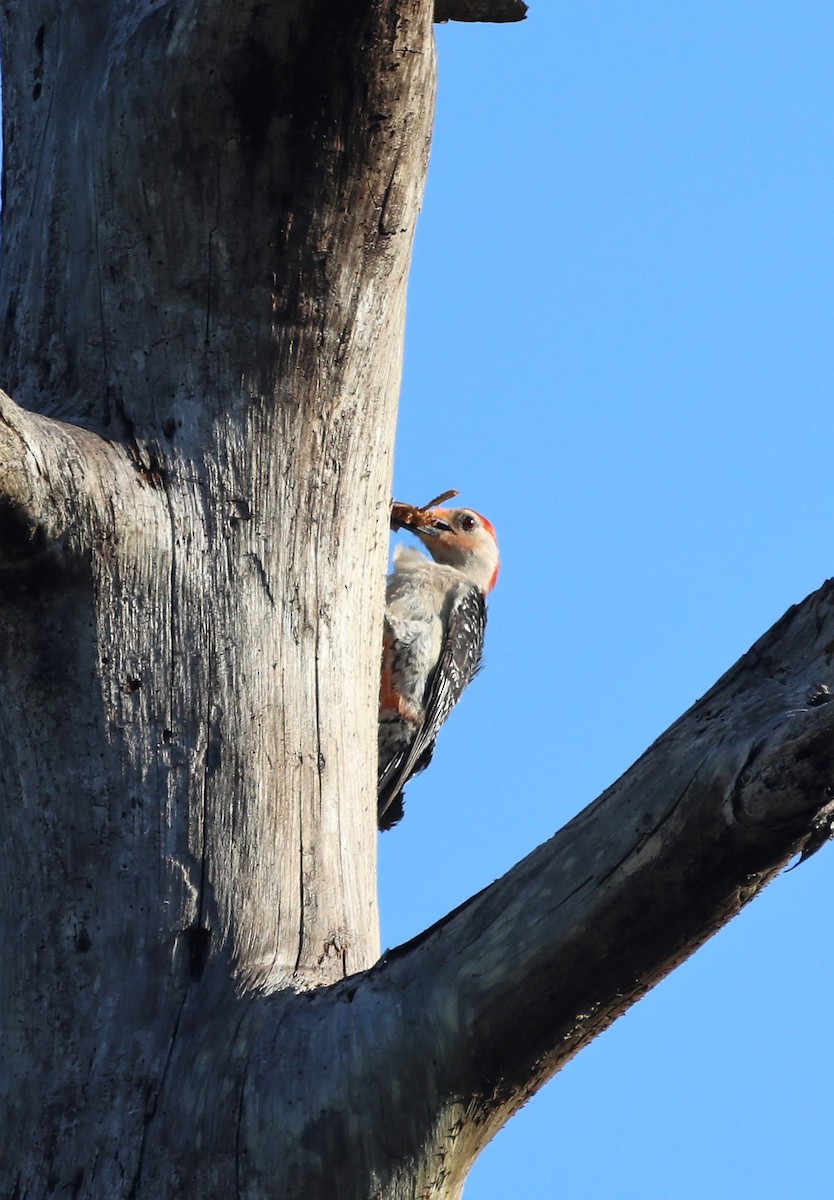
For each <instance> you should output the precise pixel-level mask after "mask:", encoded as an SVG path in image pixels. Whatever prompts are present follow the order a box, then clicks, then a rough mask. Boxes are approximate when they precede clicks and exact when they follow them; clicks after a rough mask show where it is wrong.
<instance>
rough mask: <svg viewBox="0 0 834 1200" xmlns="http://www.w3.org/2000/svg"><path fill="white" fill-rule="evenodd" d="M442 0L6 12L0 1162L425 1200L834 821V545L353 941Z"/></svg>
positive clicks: (450, 1182)
mask: <svg viewBox="0 0 834 1200" xmlns="http://www.w3.org/2000/svg"><path fill="white" fill-rule="evenodd" d="M432 15H433V14H432V5H431V4H430V3H428V0H385V2H382V0H377V2H375V3H370V4H369V3H365V2H360V0H344V2H343V3H341V4H339V5H332V4H325V3H324V2H323V0H319V2H315V0H314V2H312V3H311V2H310V0H305V3H303V4H302V3H301V0H276V2H275V3H274V4H271V5H268V6H263V5H261V4H256V3H254V0H246V2H241V3H234V4H229V3H228V0H223V2H222V3H221V2H220V0H208V2H206V0H200V2H198V0H191V2H188V0H186V2H184V3H180V4H178V5H176V6H173V5H170V4H162V3H154V2H153V0H147V2H142V3H139V4H135V3H128V0H111V2H110V3H100V4H96V5H82V6H79V5H76V4H69V3H67V2H66V0H21V2H20V3H17V4H15V5H7V6H6V7H5V8H4V9H3V10H2V14H1V15H0V19H2V22H3V25H2V40H1V42H0V44H2V48H3V55H4V61H3V81H4V121H5V129H4V144H5V151H6V163H5V173H4V177H5V202H4V213H3V217H4V230H3V241H2V255H3V260H2V270H0V313H3V314H4V317H3V319H4V325H3V333H2V338H3V341H2V346H3V360H2V362H3V372H4V375H3V378H2V380H0V382H2V383H3V385H4V386H5V387H6V388H7V390H8V392H9V394H10V395H5V394H0V855H1V856H2V862H3V870H2V872H0V963H1V964H2V969H0V1046H2V1053H1V1054H0V1127H2V1130H3V1136H2V1138H0V1195H4V1196H18V1197H20V1198H21V1200H22V1198H23V1197H27V1196H28V1197H34V1196H37V1197H41V1196H48V1197H56V1198H57V1197H59V1196H61V1197H64V1196H67V1195H72V1196H74V1197H75V1198H76V1200H84V1198H90V1200H92V1198H94V1197H95V1198H101V1200H120V1198H124V1200H167V1198H168V1197H176V1196H189V1197H191V1196H199V1197H201V1200H220V1198H221V1197H222V1198H223V1200H226V1198H227V1197H229V1196H241V1197H246V1198H247V1200H267V1198H269V1200H273V1198H276V1197H281V1198H286V1200H302V1198H303V1200H324V1198H325V1197H326V1198H327V1200H332V1197H333V1196H338V1197H339V1200H351V1198H354V1197H355V1198H356V1200H364V1198H370V1197H373V1198H374V1200H377V1198H380V1197H384V1198H385V1200H406V1198H408V1200H417V1197H419V1198H420V1200H428V1198H437V1200H454V1198H455V1197H458V1196H459V1195H460V1190H461V1188H462V1186H463V1180H464V1179H465V1176H466V1172H467V1170H468V1168H469V1166H470V1164H471V1161H472V1159H473V1157H474V1155H475V1154H476V1153H477V1151H478V1150H479V1149H480V1147H481V1146H482V1145H483V1144H484V1142H485V1141H486V1140H487V1139H488V1138H489V1137H490V1136H491V1135H492V1133H494V1131H495V1129H496V1128H498V1127H499V1126H500V1125H501V1124H502V1123H503V1122H504V1121H505V1120H506V1119H507V1117H508V1115H510V1113H511V1112H512V1111H514V1109H515V1108H516V1107H518V1105H519V1104H520V1103H522V1102H523V1100H524V1099H525V1098H526V1096H527V1095H529V1093H530V1092H531V1091H532V1090H534V1089H535V1088H536V1087H537V1086H538V1085H539V1084H540V1083H541V1082H542V1081H543V1080H544V1079H545V1078H546V1077H548V1076H549V1075H550V1074H552V1073H553V1072H554V1071H555V1070H557V1069H558V1067H559V1066H560V1065H561V1063H562V1062H564V1061H565V1059H566V1058H567V1057H569V1056H570V1055H571V1054H573V1053H575V1052H576V1050H577V1049H578V1048H579V1047H580V1046H581V1045H582V1044H583V1043H584V1042H585V1041H587V1040H588V1039H589V1038H590V1037H592V1036H593V1035H594V1034H595V1033H596V1032H598V1031H599V1029H601V1028H604V1026H605V1025H606V1024H607V1023H608V1022H610V1021H611V1020H613V1019H614V1018H615V1017H616V1015H617V1014H618V1013H619V1012H621V1011H622V1010H623V1009H624V1008H625V1007H626V1006H627V1005H628V1004H629V1003H631V1002H632V1001H633V1000H634V999H635V998H636V997H637V996H639V995H640V994H642V992H643V991H644V990H645V989H646V988H647V987H649V986H651V984H652V983H653V982H654V981H656V980H657V979H658V978H660V977H661V976H662V974H664V973H665V972H666V971H668V970H669V969H671V967H672V966H674V964H675V963H676V962H678V961H680V960H681V958H683V957H684V956H685V955H686V954H688V953H690V952H691V951H692V950H693V949H694V948H695V947H696V946H697V945H698V944H700V943H701V942H702V941H703V940H704V938H705V937H707V936H709V934H710V933H711V932H712V931H713V930H714V929H716V928H717V927H718V926H719V925H720V924H721V923H722V922H723V921H725V920H727V919H728V918H729V917H730V916H732V915H733V913H734V912H735V911H737V910H738V908H739V907H740V906H741V905H742V904H743V903H745V902H746V901H747V900H749V899H750V898H751V897H752V896H753V895H754V894H755V893H756V892H757V891H758V889H759V888H761V887H762V886H763V885H764V884H765V883H766V882H767V880H768V879H769V878H771V877H772V875H773V874H774V872H775V871H777V870H778V869H779V866H780V865H781V864H783V863H784V862H785V861H786V860H787V858H788V857H789V856H790V854H792V853H793V852H794V851H795V850H796V849H797V848H798V847H800V846H802V845H803V844H806V843H807V840H808V838H809V837H810V838H813V837H814V835H815V831H820V830H822V831H823V832H824V831H825V829H827V827H828V826H827V823H828V821H829V820H830V801H829V780H830V777H831V768H832V757H834V751H832V749H831V747H832V745H834V740H833V739H832V721H834V706H832V705H831V704H829V703H828V698H829V695H830V694H831V692H832V691H834V680H832V678H831V675H832V668H831V665H830V663H829V647H830V646H831V645H834V618H832V588H831V586H830V585H829V586H827V587H826V588H824V589H823V590H821V591H820V592H819V593H818V594H817V595H815V596H813V597H811V598H810V599H809V600H808V601H806V602H805V604H804V605H802V606H800V607H799V608H798V609H796V610H792V612H791V613H790V614H788V615H787V617H786V618H785V619H784V620H783V622H781V623H780V624H779V625H778V626H777V627H776V628H775V629H774V630H773V631H772V632H771V633H770V634H768V635H766V637H765V638H764V639H762V641H761V642H760V643H759V644H758V645H757V646H756V647H755V648H754V650H753V651H751V653H750V654H749V655H747V656H746V657H745V659H743V660H742V662H741V663H740V664H739V665H738V666H737V667H736V668H734V670H733V671H731V672H730V673H729V674H728V675H727V676H725V678H724V679H723V680H721V681H720V682H719V684H717V685H716V688H715V689H713V691H712V692H711V693H710V694H709V696H707V697H705V698H704V700H703V701H702V702H701V703H700V704H699V705H698V706H696V707H695V708H694V709H693V710H692V711H691V712H690V713H689V714H687V715H686V716H685V717H684V718H682V719H681V721H680V722H678V724H677V725H675V726H674V727H673V728H672V729H671V730H670V731H669V733H668V734H667V735H665V736H664V737H663V738H662V739H661V740H660V741H659V742H658V743H657V744H656V745H655V746H654V747H653V748H652V749H651V750H650V751H649V752H647V754H646V755H645V756H644V757H643V758H642V759H641V760H640V762H639V763H638V764H636V766H635V767H634V768H633V770H632V771H631V772H629V773H628V775H626V776H625V777H624V778H623V780H621V781H620V782H619V783H618V784H617V785H615V787H614V788H612V789H610V791H609V792H608V793H606V795H605V796H603V797H602V798H601V799H600V800H599V801H598V802H597V803H596V804H595V805H592V806H591V808H589V809H588V810H587V811H586V812H585V813H583V814H582V815H581V816H580V817H578V818H577V819H576V820H575V821H573V822H572V823H571V824H570V825H569V826H568V827H567V828H566V829H565V830H563V831H562V832H561V833H560V834H559V835H557V837H556V838H554V839H553V840H552V841H551V842H550V843H548V844H547V845H546V846H543V847H541V848H540V849H539V850H537V851H535V852H534V854H532V855H530V856H529V857H528V858H527V859H526V860H525V861H524V862H522V863H520V864H519V865H518V867H516V868H515V869H514V870H513V871H512V872H510V873H509V874H508V875H507V876H506V877H505V878H504V879H502V880H500V881H498V883H496V884H495V885H493V886H492V887H491V888H489V889H487V890H486V891H485V892H483V893H482V894H480V895H479V896H478V897H475V898H473V900H472V901H470V902H469V903H468V904H467V905H465V906H464V907H463V908H462V909H461V910H459V911H458V912H457V913H455V914H451V915H450V916H449V917H448V918H447V919H446V920H445V921H443V922H441V923H440V924H439V925H438V926H437V927H435V928H434V929H433V930H429V931H427V932H426V934H424V935H423V936H422V937H420V938H418V939H415V941H414V942H413V943H411V944H410V945H408V946H406V947H401V948H399V949H398V950H395V951H392V952H389V953H388V954H386V955H385V956H383V957H382V958H381V959H379V960H378V961H376V965H373V964H374V963H375V960H377V959H378V950H379V948H378V934H377V917H376V898H375V846H376V835H375V789H374V747H375V703H374V701H375V693H376V690H377V683H378V680H377V674H378V666H379V661H378V646H379V633H380V629H379V626H380V619H379V618H380V614H381V606H382V581H383V576H384V567H385V552H386V544H387V517H388V501H389V497H390V486H389V485H390V454H391V442H392V436H393V423H394V411H395V405H396V398H397V390H398V381H399V369H400V356H401V334H402V321H403V309H404V294H405V275H406V270H407V264H408V258H409V254H410V248H411V239H412V233H413V228H414V221H415V218H416V213H417V209H418V207H419V201H420V194H421V188H422V180H423V175H424V171H425V164H426V155H427V147H428V135H429V128H430V123H431V115H432V96H433V86H434V58H433V44H432V33H431V19H432ZM82 64H83V65H82ZM10 396H12V397H13V399H11V398H10ZM59 418H60V419H59ZM826 688H828V689H829V690H828V691H826V690H825V689H826Z"/></svg>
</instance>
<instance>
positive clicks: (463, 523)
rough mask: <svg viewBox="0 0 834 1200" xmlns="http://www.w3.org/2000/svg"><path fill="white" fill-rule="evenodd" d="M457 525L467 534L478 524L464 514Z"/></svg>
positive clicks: (467, 514)
mask: <svg viewBox="0 0 834 1200" xmlns="http://www.w3.org/2000/svg"><path fill="white" fill-rule="evenodd" d="M458 523H459V525H460V527H461V529H462V530H463V531H464V533H469V532H470V531H471V530H472V529H474V528H475V526H476V525H477V524H478V522H477V521H476V520H475V518H474V517H472V516H470V515H469V513H464V514H463V516H462V517H461V519H460V521H459V522H458Z"/></svg>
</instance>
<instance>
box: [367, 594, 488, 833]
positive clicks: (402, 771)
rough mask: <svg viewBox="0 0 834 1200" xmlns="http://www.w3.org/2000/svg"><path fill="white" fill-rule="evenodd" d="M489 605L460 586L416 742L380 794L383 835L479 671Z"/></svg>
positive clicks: (391, 766) (383, 779)
mask: <svg viewBox="0 0 834 1200" xmlns="http://www.w3.org/2000/svg"><path fill="white" fill-rule="evenodd" d="M485 628H486V603H485V601H484V597H483V593H482V592H481V591H480V590H479V589H478V588H476V587H473V586H472V584H469V583H467V584H461V585H460V586H459V587H458V588H457V590H456V593H455V595H454V596H453V598H452V602H451V607H450V610H449V623H448V626H447V628H446V636H445V638H444V639H443V645H442V646H441V649H440V657H439V658H438V660H437V666H436V667H435V669H434V671H433V672H432V675H431V677H430V679H429V685H428V690H427V692H426V698H425V702H424V706H423V707H424V714H425V715H424V717H423V722H422V724H421V725H420V726H419V728H418V730H417V734H416V736H415V738H414V741H413V742H412V743H411V744H410V745H409V746H405V747H403V749H401V750H399V751H397V753H396V754H394V755H393V757H392V759H391V761H390V762H389V763H388V764H387V765H386V766H385V768H384V770H383V772H382V774H381V776H380V778H379V786H378V789H377V797H378V807H377V813H378V820H379V828H380V829H390V828H391V826H392V825H396V823H397V821H399V820H400V819H401V817H402V815H403V803H402V795H401V792H402V789H403V787H404V786H405V784H406V783H407V782H408V780H409V779H410V778H411V776H412V775H416V774H417V772H418V771H423V770H425V768H426V767H427V766H428V765H429V762H430V761H431V756H432V753H433V751H434V741H435V738H436V737H437V734H438V732H439V730H440V727H441V725H442V724H443V723H444V721H445V720H446V718H447V717H448V715H449V713H450V712H451V711H452V709H453V708H454V706H455V705H456V704H457V702H458V700H459V699H460V697H461V694H462V693H463V690H464V688H465V687H466V685H467V684H468V683H469V682H470V681H471V680H472V679H473V677H474V676H475V675H476V674H477V672H478V671H479V669H480V667H481V661H482V655H483V647H484V630H485Z"/></svg>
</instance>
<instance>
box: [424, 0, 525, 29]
mask: <svg viewBox="0 0 834 1200" xmlns="http://www.w3.org/2000/svg"><path fill="white" fill-rule="evenodd" d="M526 16H527V5H526V4H525V3H524V0H435V3H434V19H435V21H436V23H437V24H438V25H442V24H445V22H446V21H484V22H489V23H490V24H504V23H506V22H509V21H523V20H524V19H525V17H526Z"/></svg>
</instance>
